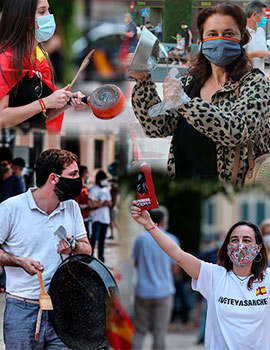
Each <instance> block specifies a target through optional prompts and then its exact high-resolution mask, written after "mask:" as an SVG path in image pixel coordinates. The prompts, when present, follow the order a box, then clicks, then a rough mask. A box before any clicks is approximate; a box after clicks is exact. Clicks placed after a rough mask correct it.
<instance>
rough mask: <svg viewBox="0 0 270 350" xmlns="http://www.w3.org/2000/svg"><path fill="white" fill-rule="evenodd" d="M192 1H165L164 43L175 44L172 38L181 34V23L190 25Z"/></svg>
mask: <svg viewBox="0 0 270 350" xmlns="http://www.w3.org/2000/svg"><path fill="white" fill-rule="evenodd" d="M191 14H192V0H164V1H163V41H164V42H174V40H173V39H172V38H171V36H172V35H173V36H175V34H176V33H179V32H181V29H180V25H179V23H181V22H186V23H187V24H188V25H190V21H191Z"/></svg>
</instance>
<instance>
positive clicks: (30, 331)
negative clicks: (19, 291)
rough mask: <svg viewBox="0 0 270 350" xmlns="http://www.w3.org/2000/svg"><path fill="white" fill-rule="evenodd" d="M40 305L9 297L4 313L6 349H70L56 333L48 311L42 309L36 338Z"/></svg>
mask: <svg viewBox="0 0 270 350" xmlns="http://www.w3.org/2000/svg"><path fill="white" fill-rule="evenodd" d="M38 310H39V305H35V304H31V303H27V302H25V301H20V300H16V299H11V298H7V300H6V308H5V313H4V342H5V345H6V350H68V348H67V347H66V345H64V344H63V343H62V342H61V340H60V339H59V338H58V336H57V335H56V333H55V331H54V329H53V327H52V325H51V322H50V321H49V315H48V311H42V319H41V325H40V331H39V338H38V340H37V341H36V340H35V330H36V322H37V316H38Z"/></svg>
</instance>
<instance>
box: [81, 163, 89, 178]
mask: <svg viewBox="0 0 270 350" xmlns="http://www.w3.org/2000/svg"><path fill="white" fill-rule="evenodd" d="M85 173H88V168H87V166H85V165H80V166H79V175H80V177H82V176H83V175H84V174H85Z"/></svg>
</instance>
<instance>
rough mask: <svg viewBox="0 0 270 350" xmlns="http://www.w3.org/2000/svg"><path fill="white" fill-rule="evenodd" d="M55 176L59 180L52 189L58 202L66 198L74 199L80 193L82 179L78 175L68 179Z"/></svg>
mask: <svg viewBox="0 0 270 350" xmlns="http://www.w3.org/2000/svg"><path fill="white" fill-rule="evenodd" d="M57 176H58V178H59V181H58V182H57V184H56V185H55V190H54V191H55V194H56V195H57V197H58V199H59V200H60V202H63V201H67V200H68V199H75V198H76V197H77V196H78V195H79V194H80V193H81V190H82V179H81V178H80V177H76V178H75V179H70V178H68V177H62V176H60V175H57Z"/></svg>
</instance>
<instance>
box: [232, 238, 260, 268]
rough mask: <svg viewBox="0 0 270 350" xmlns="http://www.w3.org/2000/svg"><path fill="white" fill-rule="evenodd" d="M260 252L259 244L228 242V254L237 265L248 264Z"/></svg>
mask: <svg viewBox="0 0 270 350" xmlns="http://www.w3.org/2000/svg"><path fill="white" fill-rule="evenodd" d="M258 253H259V248H258V244H243V243H237V244H228V245H227V254H228V256H229V258H230V259H231V262H232V263H233V264H235V265H236V266H246V265H247V264H248V263H249V262H251V261H253V260H254V259H255V257H256V255H257V254H258Z"/></svg>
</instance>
